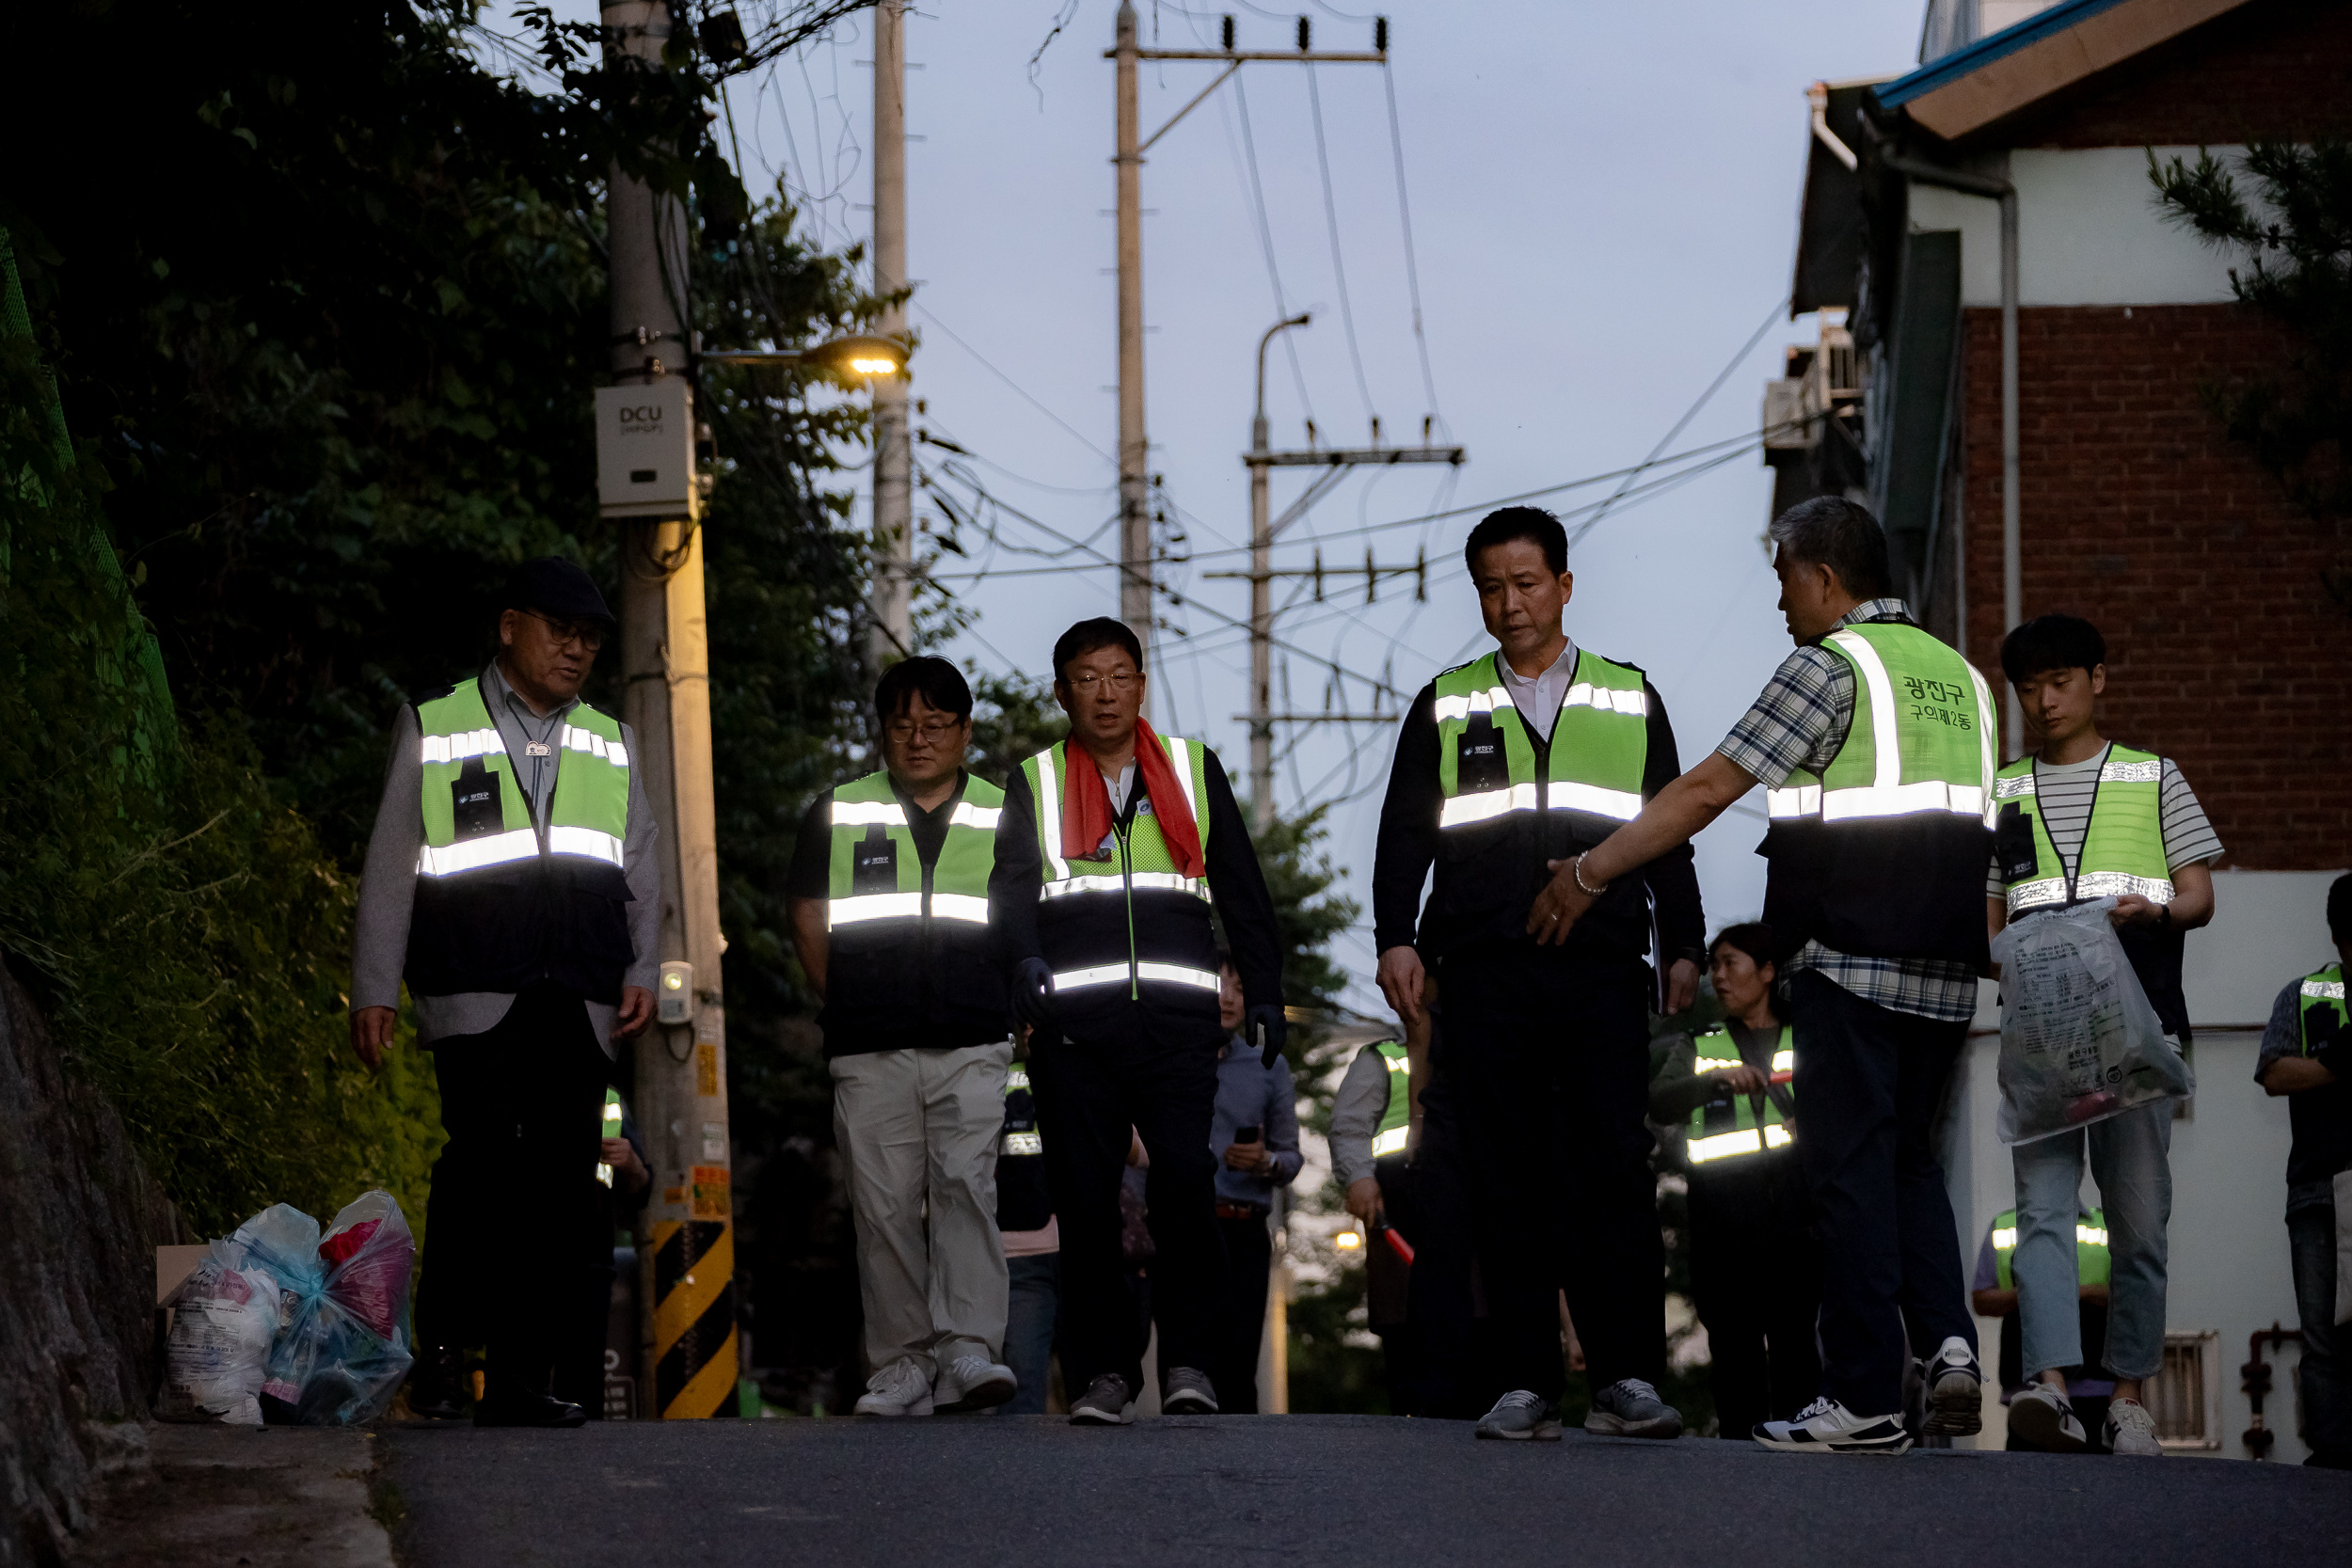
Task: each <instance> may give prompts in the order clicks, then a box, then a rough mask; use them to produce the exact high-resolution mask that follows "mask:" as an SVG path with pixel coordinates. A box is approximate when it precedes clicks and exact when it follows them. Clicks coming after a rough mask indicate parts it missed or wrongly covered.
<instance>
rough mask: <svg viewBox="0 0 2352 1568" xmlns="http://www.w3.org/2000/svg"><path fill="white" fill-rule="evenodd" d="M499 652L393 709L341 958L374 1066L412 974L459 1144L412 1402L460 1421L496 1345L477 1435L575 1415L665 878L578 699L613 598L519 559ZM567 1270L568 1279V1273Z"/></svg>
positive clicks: (438, 1229)
mask: <svg viewBox="0 0 2352 1568" xmlns="http://www.w3.org/2000/svg"><path fill="white" fill-rule="evenodd" d="M500 603H501V605H503V606H504V607H505V608H504V609H502V610H501V611H500V612H499V624H498V636H499V649H498V655H497V657H495V658H493V659H491V660H490V662H489V663H487V664H485V666H484V667H483V668H482V670H481V672H480V673H478V674H475V675H469V676H467V677H466V678H464V679H462V680H460V681H458V682H456V683H454V684H453V685H451V686H445V687H442V688H440V689H437V690H433V691H427V692H423V693H421V694H420V695H419V696H418V697H417V698H416V700H415V701H414V702H413V703H411V704H409V705H406V706H404V707H403V708H402V709H401V710H400V715H399V717H398V718H397V719H396V720H395V721H393V724H392V745H391V759H390V762H389V765H388V767H387V768H386V770H385V780H384V799H383V802H382V804H381V805H379V806H378V807H377V809H376V816H375V831H374V833H373V836H372V837H371V838H370V839H369V841H368V858H367V867H366V871H365V873H364V874H363V877H362V879H361V881H360V884H359V915H358V930H357V933H356V939H355V949H356V951H355V953H354V957H353V963H352V970H353V975H352V979H353V983H352V997H351V1001H352V1009H351V1043H352V1049H353V1050H354V1051H355V1052H356V1053H358V1057H359V1059H360V1060H361V1061H362V1062H364V1063H366V1064H367V1065H368V1066H369V1067H370V1068H373V1067H375V1066H377V1065H378V1064H379V1063H380V1062H381V1061H382V1059H383V1053H384V1050H385V1048H386V1046H387V1045H389V1043H390V1040H391V1037H392V1026H393V1023H394V1021H395V1019H396V1018H397V1009H398V1006H399V1003H400V985H401V981H402V979H403V978H404V977H405V979H406V980H407V982H408V992H409V995H410V997H411V998H412V999H413V1000H414V1001H415V1003H416V1006H417V1035H418V1039H419V1042H420V1043H421V1044H422V1045H425V1046H427V1047H429V1048H431V1050H432V1051H433V1064H434V1075H435V1078H436V1079H437V1082H438V1084H439V1085H440V1091H441V1123H442V1125H443V1127H445V1128H446V1129H447V1130H448V1132H449V1142H448V1144H447V1145H446V1146H445V1147H444V1148H442V1150H441V1154H440V1158H439V1159H438V1160H437V1161H436V1162H435V1163H434V1166H433V1196H432V1198H431V1200H430V1202H429V1204H428V1206H427V1210H426V1227H425V1235H426V1243H427V1253H426V1257H425V1260H424V1276H423V1280H422V1282H421V1288H420V1290H419V1291H418V1297H417V1336H416V1338H417V1344H418V1346H419V1351H418V1371H417V1376H416V1379H415V1380H414V1382H413V1383H412V1385H411V1387H410V1403H411V1406H412V1407H413V1408H415V1409H417V1410H418V1411H419V1412H420V1413H421V1414H437V1415H454V1414H456V1410H457V1406H456V1393H457V1389H456V1381H457V1373H458V1370H459V1368H458V1351H459V1347H461V1346H463V1345H465V1344H468V1343H470V1342H473V1341H475V1340H478V1339H482V1338H486V1339H487V1341H488V1345H489V1365H488V1377H487V1381H486V1386H485V1391H484V1397H483V1399H482V1400H480V1401H479V1402H477V1403H476V1404H475V1406H474V1423H475V1424H476V1425H477V1426H578V1425H579V1424H580V1422H582V1421H584V1420H585V1419H587V1416H586V1413H585V1412H583V1411H582V1410H581V1409H580V1406H578V1405H576V1404H571V1403H567V1402H564V1401H560V1400H557V1399H554V1398H552V1397H551V1396H550V1395H549V1394H548V1377H549V1374H550V1372H551V1370H552V1368H553V1361H554V1354H555V1347H556V1344H557V1341H558V1339H559V1338H560V1335H561V1331H562V1326H563V1323H564V1318H565V1315H566V1314H567V1313H568V1312H569V1311H570V1307H571V1302H572V1300H573V1298H574V1297H575V1296H576V1294H577V1292H576V1291H573V1290H571V1289H570V1286H571V1285H572V1283H573V1281H572V1279H571V1277H570V1275H571V1274H572V1273H577V1271H578V1259H579V1257H580V1245H579V1244H578V1243H580V1239H581V1238H582V1237H584V1236H585V1235H586V1234H587V1232H588V1230H589V1228H590V1227H593V1226H594V1225H595V1223H596V1218H595V1214H594V1212H593V1210H592V1207H591V1205H590V1202H589V1197H588V1183H587V1180H586V1178H587V1176H588V1174H589V1173H590V1171H591V1170H592V1169H593V1167H594V1166H595V1165H596V1160H597V1157H598V1141H599V1135H600V1133H601V1132H602V1121H601V1116H602V1110H603V1102H604V1088H605V1084H606V1081H607V1079H608V1078H609V1077H610V1075H611V1073H612V1054H613V1049H614V1044H615V1042H617V1041H620V1040H624V1039H627V1038H628V1037H631V1036H633V1035H635V1034H637V1033H638V1032H639V1031H640V1030H642V1029H644V1026H645V1024H646V1022H647V1021H648V1020H649V1019H650V1018H651V1017H652V1014H653V970H654V966H655V962H656V958H655V954H656V939H657V930H658V923H659V920H660V874H659V871H658V870H657V867H656V864H655V862H654V859H653V856H652V853H651V850H652V848H653V839H654V821H653V813H652V811H651V809H650V808H649V807H648V806H647V805H646V803H645V795H644V790H643V789H642V788H641V787H640V786H639V784H638V782H637V778H636V774H635V772H634V771H633V770H632V769H631V768H630V767H629V756H630V753H631V752H632V751H633V750H634V749H635V745H636V741H635V739H634V737H633V736H631V735H630V733H629V730H628V725H626V724H623V723H621V722H620V721H618V720H615V719H613V718H612V716H610V715H609V714H606V713H604V712H602V711H601V710H599V709H597V708H595V707H592V706H590V705H588V704H586V703H583V702H581V701H580V685H581V683H582V682H583V681H585V680H586V679H587V678H588V670H589V666H590V665H591V664H593V663H594V662H595V661H596V650H597V649H598V648H600V647H601V646H603V644H604V640H605V638H606V636H607V635H608V634H609V633H610V632H611V630H612V624H613V623H612V611H611V610H608V609H607V608H606V607H605V602H604V595H603V594H599V593H598V592H596V584H595V583H594V582H592V581H591V580H590V579H589V578H588V574H587V573H585V572H583V571H581V570H580V568H579V567H578V566H576V565H573V564H572V563H571V562H567V561H558V560H556V559H554V558H552V557H542V558H540V559H538V560H535V561H527V562H523V563H522V564H521V565H520V566H518V567H516V569H515V572H514V575H513V576H512V577H510V578H508V579H507V583H506V591H505V594H504V595H503V596H502V597H501V600H500ZM566 1271H570V1273H567V1272H566Z"/></svg>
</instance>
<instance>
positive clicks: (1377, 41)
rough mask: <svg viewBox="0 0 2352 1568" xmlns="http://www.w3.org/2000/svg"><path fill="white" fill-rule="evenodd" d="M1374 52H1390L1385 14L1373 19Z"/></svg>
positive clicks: (1228, 45) (1387, 20)
mask: <svg viewBox="0 0 2352 1568" xmlns="http://www.w3.org/2000/svg"><path fill="white" fill-rule="evenodd" d="M1229 20H1230V19H1229ZM1225 47H1226V48H1228V49H1231V48H1232V44H1230V43H1229V44H1227V45H1226V46H1225ZM1372 52H1373V53H1374V54H1375V55H1385V54H1387V53H1388V52H1389V19H1388V18H1387V17H1385V16H1375V17H1374V18H1373V19H1372Z"/></svg>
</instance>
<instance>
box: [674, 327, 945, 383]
mask: <svg viewBox="0 0 2352 1568" xmlns="http://www.w3.org/2000/svg"><path fill="white" fill-rule="evenodd" d="M702 359H703V361H704V362H705V363H706V364H712V365H808V366H812V367H814V368H816V369H818V370H823V371H831V372H834V374H836V375H854V376H863V377H866V378H867V379H871V378H872V377H875V376H880V375H898V374H899V373H901V372H904V371H905V369H906V365H907V345H906V344H904V343H902V342H900V341H898V339H896V338H876V337H870V336H867V335H866V334H864V333H853V334H851V335H850V336H849V337H846V338H833V339H829V340H827V341H824V342H821V343H818V344H817V345H815V346H814V347H812V348H736V349H716V350H706V351H704V353H703V355H702Z"/></svg>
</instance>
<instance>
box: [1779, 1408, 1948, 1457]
mask: <svg viewBox="0 0 2352 1568" xmlns="http://www.w3.org/2000/svg"><path fill="white" fill-rule="evenodd" d="M1755 1437H1756V1441H1757V1442H1758V1443H1761V1444H1762V1445H1764V1447H1766V1448H1768V1449H1777V1450H1778V1451H1779V1452H1782V1453H1883V1454H1899V1453H1901V1452H1903V1451H1904V1450H1906V1449H1909V1448H1910V1447H1911V1433H1909V1432H1907V1431H1905V1430H1904V1428H1903V1418H1902V1417H1901V1416H1900V1415H1893V1416H1857V1415H1855V1414H1854V1413H1853V1412H1852V1411H1851V1410H1849V1409H1847V1408H1846V1407H1845V1406H1844V1405H1842V1404H1840V1403H1838V1402H1836V1400H1834V1399H1831V1398H1830V1397H1829V1396H1828V1395H1827V1394H1824V1395H1822V1396H1821V1397H1820V1399H1818V1400H1815V1401H1814V1402H1812V1403H1811V1404H1808V1405H1806V1406H1805V1407H1804V1409H1803V1410H1800V1411H1798V1412H1797V1418H1796V1419H1795V1420H1793V1421H1759V1422H1758V1423H1756V1432H1755Z"/></svg>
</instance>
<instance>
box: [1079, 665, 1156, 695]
mask: <svg viewBox="0 0 2352 1568" xmlns="http://www.w3.org/2000/svg"><path fill="white" fill-rule="evenodd" d="M1141 679H1143V677H1142V676H1141V675H1139V674H1137V673H1136V672H1135V671H1133V670H1121V671H1120V672H1119V673H1117V674H1115V675H1073V676H1071V677H1070V689H1072V690H1073V691H1075V692H1076V693H1077V694H1078V695H1079V696H1081V697H1091V696H1093V695H1094V694H1095V692H1096V691H1098V690H1100V689H1102V687H1103V683H1104V682H1105V681H1107V682H1109V683H1110V689H1112V690H1113V691H1116V692H1118V693H1119V694H1120V696H1122V697H1123V696H1125V695H1126V694H1127V693H1128V692H1130V691H1133V690H1134V689H1136V682H1137V681H1139V680H1141Z"/></svg>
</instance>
